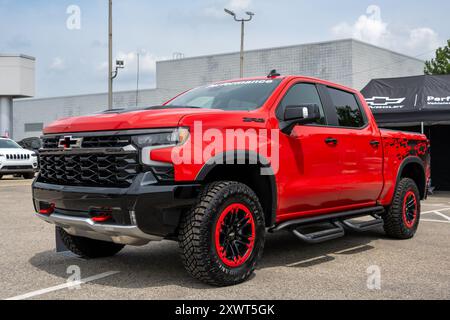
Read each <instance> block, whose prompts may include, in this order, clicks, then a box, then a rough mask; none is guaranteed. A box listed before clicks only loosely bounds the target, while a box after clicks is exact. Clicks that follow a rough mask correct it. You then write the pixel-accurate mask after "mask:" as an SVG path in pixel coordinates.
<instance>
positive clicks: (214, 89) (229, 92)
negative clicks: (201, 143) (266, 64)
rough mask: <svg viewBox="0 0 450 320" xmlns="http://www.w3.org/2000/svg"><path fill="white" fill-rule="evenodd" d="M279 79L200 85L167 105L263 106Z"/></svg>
mask: <svg viewBox="0 0 450 320" xmlns="http://www.w3.org/2000/svg"><path fill="white" fill-rule="evenodd" d="M280 83H281V80H280V79H267V80H244V81H235V82H224V83H216V84H212V85H210V86H206V87H200V88H197V89H193V90H191V91H188V92H186V93H185V94H182V95H181V96H179V97H178V98H175V99H174V100H172V101H171V102H170V103H169V104H167V105H166V106H167V107H178V108H179V107H189V108H205V109H221V110H254V109H258V108H260V107H262V106H263V104H264V103H265V102H266V100H267V99H268V98H269V97H270V95H271V94H272V92H273V91H274V90H275V89H276V87H277V86H278V85H279V84H280Z"/></svg>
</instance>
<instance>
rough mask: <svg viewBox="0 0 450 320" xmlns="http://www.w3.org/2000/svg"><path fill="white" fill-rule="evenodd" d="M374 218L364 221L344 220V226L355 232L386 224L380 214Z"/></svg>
mask: <svg viewBox="0 0 450 320" xmlns="http://www.w3.org/2000/svg"><path fill="white" fill-rule="evenodd" d="M373 217H374V219H373V220H370V221H364V222H351V221H349V220H345V221H342V223H343V224H344V226H345V227H346V228H347V229H349V230H352V231H355V232H365V231H369V230H372V229H376V228H379V227H382V226H384V221H383V219H381V218H380V217H378V216H375V215H374V216H373Z"/></svg>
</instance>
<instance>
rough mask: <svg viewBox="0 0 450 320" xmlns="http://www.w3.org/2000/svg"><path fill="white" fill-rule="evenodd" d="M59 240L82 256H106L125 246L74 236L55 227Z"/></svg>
mask: <svg viewBox="0 0 450 320" xmlns="http://www.w3.org/2000/svg"><path fill="white" fill-rule="evenodd" d="M56 230H57V231H58V233H59V235H60V236H61V240H62V242H63V243H64V245H65V246H66V248H67V249H69V250H70V251H71V252H73V253H74V254H76V255H77V256H80V257H82V258H88V259H95V258H106V257H111V256H114V255H115V254H117V253H118V252H119V251H120V250H122V249H123V248H124V247H125V246H124V245H122V244H116V243H113V242H107V241H100V240H93V239H88V238H83V237H76V236H72V235H70V234H68V233H67V232H66V231H65V230H64V229H63V228H60V227H56Z"/></svg>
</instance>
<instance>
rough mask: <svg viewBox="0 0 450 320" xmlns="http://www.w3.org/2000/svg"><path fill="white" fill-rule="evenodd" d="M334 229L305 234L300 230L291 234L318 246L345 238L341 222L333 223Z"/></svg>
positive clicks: (293, 230)
mask: <svg viewBox="0 0 450 320" xmlns="http://www.w3.org/2000/svg"><path fill="white" fill-rule="evenodd" d="M332 225H333V226H334V228H332V229H327V230H322V231H317V232H313V233H308V234H303V233H301V232H300V231H299V230H298V229H291V232H292V233H293V234H294V235H295V236H296V237H297V238H299V239H300V240H302V241H305V242H307V243H311V244H316V243H322V242H325V241H329V240H333V239H337V238H341V237H343V236H345V230H344V227H343V226H342V225H341V224H340V223H339V222H332Z"/></svg>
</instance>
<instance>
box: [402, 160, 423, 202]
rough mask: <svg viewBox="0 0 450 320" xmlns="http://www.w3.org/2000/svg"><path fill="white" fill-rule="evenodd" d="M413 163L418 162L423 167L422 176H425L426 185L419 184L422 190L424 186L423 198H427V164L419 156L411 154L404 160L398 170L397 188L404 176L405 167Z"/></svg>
mask: <svg viewBox="0 0 450 320" xmlns="http://www.w3.org/2000/svg"><path fill="white" fill-rule="evenodd" d="M411 163H415V164H418V165H419V166H420V167H421V169H422V170H421V172H422V177H423V181H424V185H423V186H418V187H419V190H422V188H423V194H422V195H421V197H422V200H423V199H425V198H426V196H427V177H426V170H425V166H424V164H423V161H422V159H420V158H419V157H417V156H409V157H407V158H406V159H405V160H403V162H402V163H401V164H400V166H399V168H398V172H397V180H396V182H395V190H397V187H398V184H399V183H400V178H401V176H402V173H403V170H404V169H405V167H406V166H407V165H409V164H411Z"/></svg>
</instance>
